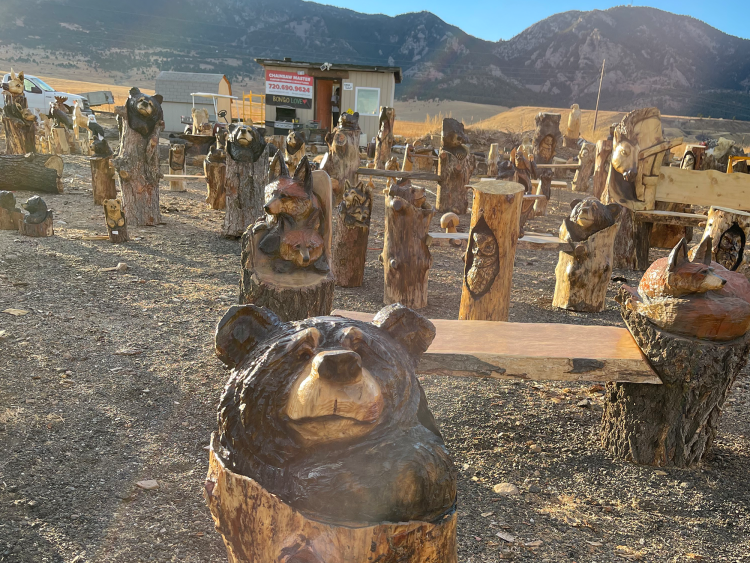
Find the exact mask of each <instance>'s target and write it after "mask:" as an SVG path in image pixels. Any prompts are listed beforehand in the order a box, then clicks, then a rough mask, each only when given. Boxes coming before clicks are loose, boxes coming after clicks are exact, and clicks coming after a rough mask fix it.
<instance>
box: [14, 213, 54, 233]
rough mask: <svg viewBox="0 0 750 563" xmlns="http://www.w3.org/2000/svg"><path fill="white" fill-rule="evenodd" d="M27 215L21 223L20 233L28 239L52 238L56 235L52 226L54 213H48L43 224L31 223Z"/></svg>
mask: <svg viewBox="0 0 750 563" xmlns="http://www.w3.org/2000/svg"><path fill="white" fill-rule="evenodd" d="M28 219H29V216H28V215H27V216H26V217H24V219H23V220H22V221H21V222H20V224H19V228H18V232H19V234H22V235H25V236H27V237H51V236H53V235H54V234H55V230H54V228H53V226H52V211H48V212H47V217H45V219H44V220H43V221H42V222H41V223H31V222H29V221H28Z"/></svg>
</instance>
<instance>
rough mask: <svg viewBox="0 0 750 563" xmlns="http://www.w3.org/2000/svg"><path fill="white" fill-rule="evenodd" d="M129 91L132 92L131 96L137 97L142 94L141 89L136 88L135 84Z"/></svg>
mask: <svg viewBox="0 0 750 563" xmlns="http://www.w3.org/2000/svg"><path fill="white" fill-rule="evenodd" d="M128 93H129V94H130V97H131V98H135V97H137V96H140V95H141V91H140V90H139V89H138V88H136V87H135V86H133V87H132V88H131V89H130V92H128Z"/></svg>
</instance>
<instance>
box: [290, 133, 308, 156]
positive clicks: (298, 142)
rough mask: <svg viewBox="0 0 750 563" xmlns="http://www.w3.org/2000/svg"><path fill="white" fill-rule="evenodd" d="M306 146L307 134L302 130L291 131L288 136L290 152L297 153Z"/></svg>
mask: <svg viewBox="0 0 750 563" xmlns="http://www.w3.org/2000/svg"><path fill="white" fill-rule="evenodd" d="M303 146H305V134H304V133H302V132H300V131H290V132H289V134H288V135H287V136H286V150H287V152H288V153H289V154H296V153H297V151H298V150H299V149H301V148H302V147H303Z"/></svg>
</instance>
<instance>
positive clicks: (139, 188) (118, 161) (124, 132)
mask: <svg viewBox="0 0 750 563" xmlns="http://www.w3.org/2000/svg"><path fill="white" fill-rule="evenodd" d="M115 114H117V116H118V117H119V118H120V120H119V122H120V124H121V127H122V128H121V132H120V148H119V149H118V152H117V157H116V158H115V159H114V165H115V170H117V178H118V181H119V184H120V192H121V193H122V206H123V211H124V213H125V215H126V216H127V217H128V222H129V223H130V224H131V225H133V226H141V225H158V224H159V223H161V210H160V209H159V180H160V179H161V177H162V174H161V172H159V133H161V131H162V129H163V128H164V121H159V122H158V123H156V125H155V126H154V129H153V132H152V133H151V134H149V135H147V136H143V135H141V134H140V133H139V132H137V131H135V130H133V129H131V128H130V126H129V125H128V118H127V111H126V108H125V106H117V107H115Z"/></svg>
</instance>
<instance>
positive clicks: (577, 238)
mask: <svg viewBox="0 0 750 563" xmlns="http://www.w3.org/2000/svg"><path fill="white" fill-rule="evenodd" d="M570 208H571V211H570V217H565V219H564V220H563V224H562V225H561V226H560V238H561V239H562V240H564V241H567V242H583V241H585V240H587V239H588V238H589V237H590V236H591V235H593V234H594V233H598V232H599V231H602V230H604V229H606V228H607V227H611V226H612V225H614V224H615V222H616V221H617V218H618V217H619V216H620V210H621V209H622V208H621V207H620V205H619V204H617V203H610V204H609V205H604V204H603V203H602V202H601V201H599V200H598V199H597V198H595V197H585V198H583V199H574V200H573V201H571V202H570Z"/></svg>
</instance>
